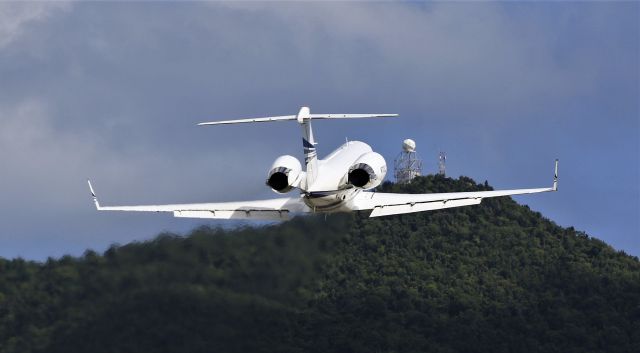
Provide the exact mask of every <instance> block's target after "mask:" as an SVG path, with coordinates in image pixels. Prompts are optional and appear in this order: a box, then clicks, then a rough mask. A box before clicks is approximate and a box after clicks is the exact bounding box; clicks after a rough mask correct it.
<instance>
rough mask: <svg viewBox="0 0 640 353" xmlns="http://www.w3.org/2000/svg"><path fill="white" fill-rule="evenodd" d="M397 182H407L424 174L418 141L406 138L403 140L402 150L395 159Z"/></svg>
mask: <svg viewBox="0 0 640 353" xmlns="http://www.w3.org/2000/svg"><path fill="white" fill-rule="evenodd" d="M393 164H394V176H395V178H396V183H399V184H406V183H408V182H410V181H411V179H413V178H415V177H417V176H420V175H422V160H421V159H420V157H418V154H417V153H416V142H415V141H413V140H411V139H406V140H404V141H403V142H402V152H400V154H399V155H398V157H396V159H395V160H394V163H393Z"/></svg>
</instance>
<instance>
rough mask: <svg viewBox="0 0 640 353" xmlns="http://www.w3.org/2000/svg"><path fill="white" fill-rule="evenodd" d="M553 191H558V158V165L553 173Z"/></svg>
mask: <svg viewBox="0 0 640 353" xmlns="http://www.w3.org/2000/svg"><path fill="white" fill-rule="evenodd" d="M553 191H558V159H557V158H556V167H555V170H554V173H553Z"/></svg>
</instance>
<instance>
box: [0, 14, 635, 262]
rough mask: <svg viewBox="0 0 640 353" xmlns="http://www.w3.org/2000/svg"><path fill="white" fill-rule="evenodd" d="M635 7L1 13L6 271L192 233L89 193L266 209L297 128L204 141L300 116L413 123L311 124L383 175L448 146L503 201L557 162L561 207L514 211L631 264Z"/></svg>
mask: <svg viewBox="0 0 640 353" xmlns="http://www.w3.org/2000/svg"><path fill="white" fill-rule="evenodd" d="M637 7H638V5H637V4H632V3H623V4H620V3H618V4H536V5H534V4H523V5H518V4H498V3H489V4H467V3H465V4H441V3H436V4H429V5H424V6H422V5H417V4H412V3H409V4H402V3H400V4H390V3H374V4H360V3H327V4H321V3H311V4H295V3H282V4H273V3H270V4H262V3H189V4H178V3H134V4H126V3H92V4H83V3H82V4H81V3H72V4H46V3H45V4H27V5H22V4H15V3H9V4H7V3H3V4H1V5H0V16H1V17H0V18H2V19H3V20H2V21H0V23H2V25H0V77H2V84H1V85H0V117H1V126H0V158H1V159H2V164H3V172H2V173H3V175H2V185H0V193H2V195H3V199H2V201H0V212H2V214H3V225H4V226H5V228H6V229H7V231H6V233H3V235H2V236H0V242H1V244H2V246H1V251H0V256H6V257H14V256H18V255H23V256H28V257H32V258H43V257H46V256H48V255H53V256H58V255H61V254H63V253H68V252H71V253H74V254H79V253H80V252H81V251H82V250H84V249H85V248H87V247H94V248H98V249H102V248H104V247H105V246H107V245H108V244H109V243H111V242H127V241H131V240H133V239H140V238H142V237H150V236H152V235H154V234H155V233H157V232H158V231H161V230H163V229H171V230H179V231H183V230H186V229H189V227H192V226H193V225H195V224H199V223H200V222H196V221H189V220H174V219H171V218H170V217H169V216H158V215H121V214H120V215H117V214H116V215H114V214H96V213H95V212H94V211H93V210H92V209H91V207H92V205H91V202H90V200H89V198H88V194H87V190H86V184H85V181H84V179H85V178H86V177H92V178H93V179H94V183H95V184H96V185H95V186H96V188H97V191H98V193H99V194H100V195H101V196H102V199H104V200H103V202H105V203H113V202H118V203H119V202H122V203H138V202H145V203H146V202H189V201H214V200H233V199H253V198H263V197H271V196H272V194H271V193H270V191H268V190H266V188H265V187H264V174H265V172H266V169H267V168H268V167H269V165H270V163H271V161H272V160H273V159H275V157H276V156H278V155H281V154H293V155H296V156H299V155H300V154H301V148H300V146H299V137H298V135H299V128H298V127H297V126H295V125H293V124H286V123H283V124H271V125H268V126H263V125H260V126H232V127H219V128H197V127H195V126H194V124H195V123H196V122H199V121H203V120H215V119H222V118H236V117H250V116H261V115H278V114H293V113H295V112H296V110H297V109H298V107H299V106H301V105H309V106H311V109H312V111H315V112H356V113H357V112H383V113H387V112H389V113H395V112H397V113H401V114H402V116H403V119H402V120H396V121H388V122H386V121H376V122H373V121H372V122H357V123H352V122H340V123H336V124H339V126H337V125H331V124H328V123H324V122H319V123H318V124H316V125H315V128H316V129H317V135H318V138H319V141H320V145H319V151H320V154H321V155H322V154H326V153H328V152H330V150H331V147H333V146H335V145H337V144H338V143H340V142H342V141H344V138H345V136H346V137H349V138H352V139H356V138H357V139H363V140H365V141H368V142H370V143H371V144H372V145H373V146H374V148H376V149H377V150H380V151H381V152H382V153H383V155H385V157H387V161H388V162H389V161H391V160H392V159H393V157H394V156H395V154H396V153H397V151H398V145H399V142H400V141H402V139H404V138H405V137H413V138H415V139H416V140H417V142H418V150H419V151H420V152H421V153H422V154H423V157H425V158H426V159H427V160H426V162H427V164H426V165H427V166H429V168H430V166H431V164H433V165H435V162H434V163H431V159H432V156H433V155H435V154H436V153H437V149H439V148H442V149H445V150H447V152H448V153H449V160H450V161H451V162H450V166H449V170H450V174H451V175H453V176H457V175H460V174H464V175H470V176H472V177H474V178H476V179H478V180H479V181H482V180H484V179H488V180H489V181H490V182H491V183H492V184H494V186H496V187H520V186H543V185H538V184H546V183H549V182H550V178H548V177H549V174H550V171H551V167H552V160H553V158H555V157H560V158H561V160H562V161H561V190H562V193H558V194H555V195H553V196H546V195H545V196H541V197H538V198H536V197H531V198H522V199H519V200H520V201H522V202H525V203H528V204H530V205H532V207H534V208H536V209H539V210H541V211H542V212H543V213H544V214H545V215H547V216H549V217H550V218H552V219H554V220H556V221H558V222H560V223H561V224H563V225H576V226H577V227H578V228H580V229H585V230H586V231H588V232H590V233H593V235H596V236H599V237H601V238H603V239H605V240H607V241H609V242H611V243H613V244H614V245H615V246H616V247H618V248H622V249H626V250H628V251H630V252H632V253H635V254H638V253H639V252H640V249H639V248H638V244H637V238H635V237H636V236H637V234H638V231H639V229H638V227H639V226H638V220H637V214H638V212H640V211H639V206H638V202H639V201H638V198H639V197H640V196H639V191H638V177H639V176H638V168H639V167H638V106H637V96H638V80H639V78H638V76H639V74H638V15H637V13H638V11H637ZM7 19H11V21H9V20H7ZM336 131H340V132H339V133H336ZM256 151H257V152H256ZM607 163H611V164H616V165H620V166H621V168H624V172H622V170H621V168H618V169H616V168H608V167H607V165H606V164H607ZM427 171H433V168H430V170H427ZM612 184H613V185H612Z"/></svg>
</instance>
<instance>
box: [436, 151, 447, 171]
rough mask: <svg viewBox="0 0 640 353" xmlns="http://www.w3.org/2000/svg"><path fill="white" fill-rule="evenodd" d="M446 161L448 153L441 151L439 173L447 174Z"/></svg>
mask: <svg viewBox="0 0 640 353" xmlns="http://www.w3.org/2000/svg"><path fill="white" fill-rule="evenodd" d="M446 162H447V154H446V153H445V152H442V151H441V152H440V154H439V155H438V174H439V175H442V176H445V174H446V167H447V166H446Z"/></svg>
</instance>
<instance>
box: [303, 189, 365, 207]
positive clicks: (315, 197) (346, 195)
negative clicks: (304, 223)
mask: <svg viewBox="0 0 640 353" xmlns="http://www.w3.org/2000/svg"><path fill="white" fill-rule="evenodd" d="M358 191H359V190H357V189H346V190H339V191H326V192H310V193H308V194H306V195H305V196H304V198H303V201H304V203H305V204H307V206H309V208H311V209H312V210H313V211H314V212H347V211H350V210H351V208H350V207H349V203H350V202H351V200H352V199H353V198H354V196H355V194H356V193H357V192H358Z"/></svg>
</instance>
